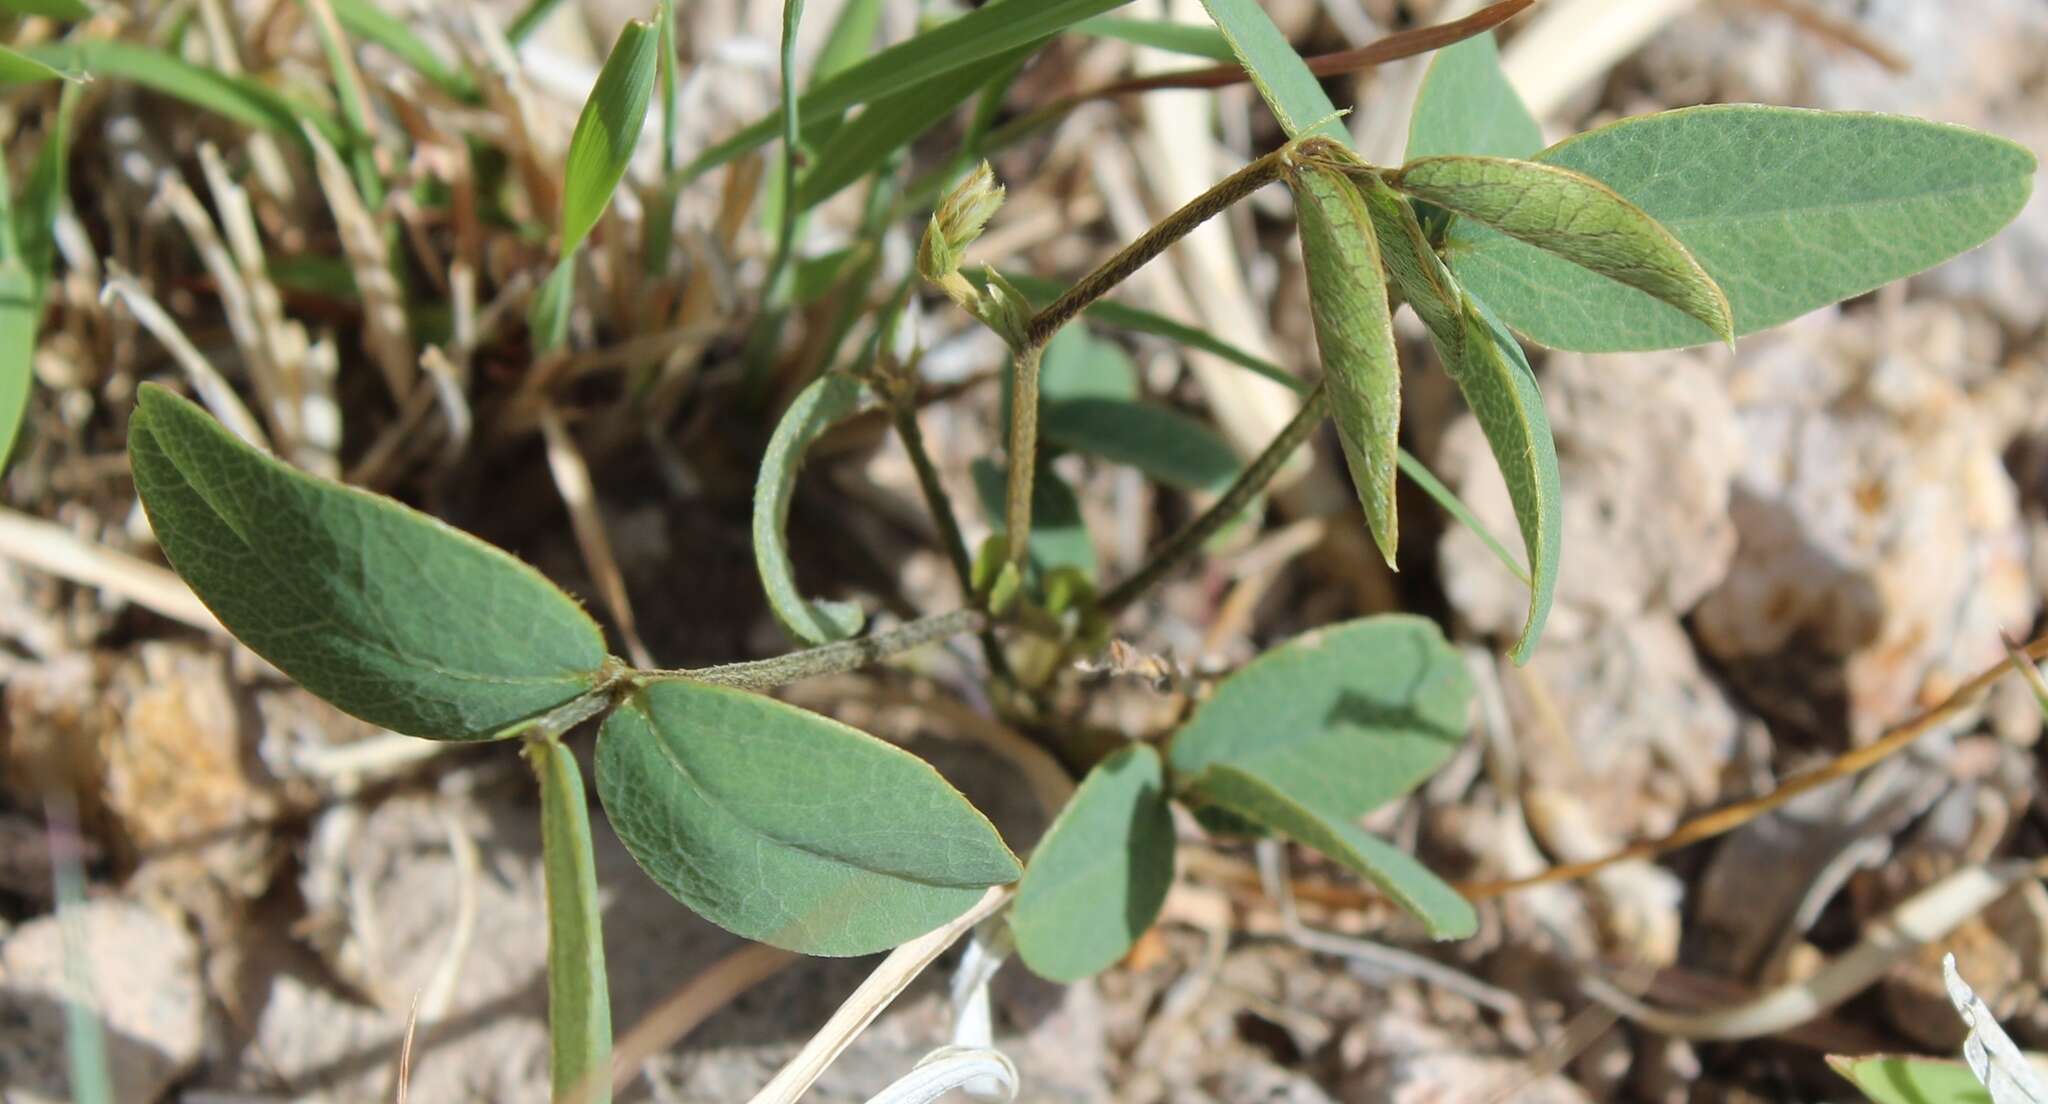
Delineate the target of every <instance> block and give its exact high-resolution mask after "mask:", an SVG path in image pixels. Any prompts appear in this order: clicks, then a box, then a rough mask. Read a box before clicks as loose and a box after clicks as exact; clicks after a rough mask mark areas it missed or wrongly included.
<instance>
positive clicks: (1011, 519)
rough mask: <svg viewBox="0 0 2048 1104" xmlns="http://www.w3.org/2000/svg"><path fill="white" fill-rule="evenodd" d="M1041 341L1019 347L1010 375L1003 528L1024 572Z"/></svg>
mask: <svg viewBox="0 0 2048 1104" xmlns="http://www.w3.org/2000/svg"><path fill="white" fill-rule="evenodd" d="M1044 359H1045V346H1044V344H1042V343H1034V344H1030V345H1026V346H1025V347H1024V348H1022V349H1019V350H1017V356H1016V360H1015V362H1014V363H1015V365H1016V371H1015V372H1014V373H1013V374H1012V375H1011V377H1010V446H1009V451H1010V483H1009V490H1008V491H1007V492H1006V494H1005V497H1004V500H1003V530H1004V532H1006V533H1008V534H1009V538H1010V562H1011V563H1013V564H1015V565H1016V566H1017V570H1018V572H1020V573H1021V572H1023V570H1024V564H1025V557H1026V555H1027V554H1028V552H1029V550H1030V547H1031V485H1032V482H1033V481H1034V480H1036V479H1037V477H1038V365H1039V362H1041V361H1043V360H1044Z"/></svg>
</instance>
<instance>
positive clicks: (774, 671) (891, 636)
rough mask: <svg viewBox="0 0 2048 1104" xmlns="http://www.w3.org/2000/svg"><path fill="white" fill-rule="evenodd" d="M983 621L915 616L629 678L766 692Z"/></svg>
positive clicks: (958, 614)
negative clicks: (827, 640) (858, 633)
mask: <svg viewBox="0 0 2048 1104" xmlns="http://www.w3.org/2000/svg"><path fill="white" fill-rule="evenodd" d="M987 625H988V615H987V614H985V613H983V612H981V611H980V610H974V609H959V610H954V611H953V612H951V613H942V614H939V615H938V616H936V617H924V618H919V619H918V620H916V621H912V622H910V623H909V624H906V625H902V626H899V627H897V628H894V629H890V630H889V631H888V632H885V633H876V634H875V635H873V636H864V637H860V638H859V639H856V640H842V641H839V642H838V643H836V644H826V645H823V646H821V647H817V648H806V649H804V650H803V651H800V652H791V653H789V654H788V655H781V656H776V657H775V658H773V659H753V660H748V661H746V662H744V663H726V664H721V665H719V666H717V667H695V668H687V669H683V670H676V671H636V672H634V673H633V675H632V676H631V677H632V678H633V679H634V680H635V681H638V682H665V681H687V682H707V683H710V684H712V685H714V686H731V687H736V688H738V689H741V690H769V689H773V688H774V687H777V686H781V685H782V684H784V683H789V682H796V681H798V680H800V679H807V678H816V677H817V676H819V675H836V674H841V673H843V672H846V671H857V670H859V669H860V668H862V667H866V666H868V665H869V664H871V663H877V662H880V661H881V660H884V659H887V658H889V657H890V656H892V655H896V654H897V653H899V652H907V651H909V650H911V649H912V648H918V647H922V646H924V645H926V644H930V643H933V642H934V641H939V640H944V639H946V638H947V637H949V636H956V635H958V634H960V633H965V632H977V631H979V630H981V629H983V628H985V627H987Z"/></svg>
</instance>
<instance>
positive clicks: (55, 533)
mask: <svg viewBox="0 0 2048 1104" xmlns="http://www.w3.org/2000/svg"><path fill="white" fill-rule="evenodd" d="M0 557H5V558H7V559H10V560H13V561H15V562H16V563H19V564H24V565H26V566H28V567H32V568H35V569H36V570H38V571H46V572H48V573H50V574H52V575H55V576H57V577H58V578H60V579H68V580H70V581H72V582H74V583H77V584H79V585H80V586H89V587H97V588H98V589H100V590H103V591H106V592H107V593H109V594H112V595H115V596H117V597H120V598H124V599H126V600H128V601H130V602H134V603H135V604H136V605H139V606H142V607H143V608H145V609H149V610H152V611H154V612H156V613H160V614H162V615H163V616H165V617H168V618H170V619H171V620H173V621H182V622H184V623H185V624H187V625H190V626H192V627H193V628H195V629H204V630H205V631H207V632H212V633H220V634H222V635H226V633H227V630H226V629H223V628H221V626H220V622H219V621H217V620H215V619H214V616H213V613H212V611H210V610H208V609H207V608H206V606H205V604H203V603H202V602H200V601H199V596H198V595H196V594H194V593H192V588H191V587H188V586H186V585H185V580H183V579H180V578H178V576H177V575H176V574H175V573H173V572H172V571H171V570H170V569H169V568H164V567H158V566H157V565H155V564H153V563H146V562H144V561H142V560H138V559H136V558H135V557H133V556H129V555H126V554H124V553H120V552H116V551H114V550H113V549H110V548H107V547H105V546H103V545H99V544H94V543H93V542H91V541H87V540H81V539H79V538H78V537H76V536H73V535H72V533H71V532H70V530H68V529H65V528H64V527H63V526H61V525H58V524H56V523H54V522H48V521H44V520H42V519H40V518H33V517H30V516H28V515H27V514H22V513H16V512H15V511H13V510H8V509H0Z"/></svg>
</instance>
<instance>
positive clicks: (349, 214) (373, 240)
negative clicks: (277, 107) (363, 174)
mask: <svg viewBox="0 0 2048 1104" xmlns="http://www.w3.org/2000/svg"><path fill="white" fill-rule="evenodd" d="M305 133H306V141H307V143H309V144H310V145H311V146H312V147H313V167H314V172H315V175H317V176H318V177H319V179H320V190H321V191H322V192H325V193H326V195H327V206H328V209H329V210H331V211H332V212H333V213H334V226H335V229H336V230H337V231H339V232H340V235H341V248H342V252H344V253H345V254H347V255H348V263H349V270H350V272H351V273H352V274H353V275H354V276H355V281H356V291H357V292H358V293H359V294H360V295H361V296H362V300H363V347H364V349H365V350H366V351H368V353H369V354H370V359H371V360H372V361H374V362H376V365H377V368H378V370H379V371H380V372H382V373H383V374H384V385H385V386H386V387H387V388H389V389H390V391H391V397H392V398H393V399H394V400H396V401H398V402H404V401H405V397H406V396H407V395H408V394H410V393H411V392H412V386H413V380H414V378H415V377H416V375H417V372H418V367H417V360H416V358H417V356H418V354H417V352H416V351H415V349H414V346H413V340H412V325H411V323H409V322H408V321H406V317H405V295H404V292H403V291H401V290H400V288H399V286H398V279H397V277H395V276H393V275H392V272H391V255H390V252H389V250H388V249H387V248H386V247H385V243H384V233H383V231H382V230H381V229H379V228H378V226H377V219H376V216H375V215H374V214H372V213H371V211H370V209H369V208H368V207H367V206H365V205H364V203H363V197H362V195H361V193H359V192H357V191H356V186H355V182H354V181H353V180H352V179H350V175H349V169H348V166H347V165H345V164H343V163H342V160H341V155H340V154H338V153H336V152H335V151H334V147H333V146H331V145H328V144H327V140H326V139H324V138H322V137H320V133H319V131H317V130H315V129H314V128H312V127H310V126H308V127H306V128H305Z"/></svg>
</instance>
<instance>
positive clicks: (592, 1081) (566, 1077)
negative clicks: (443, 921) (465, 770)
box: [526, 734, 612, 1104]
mask: <svg viewBox="0 0 2048 1104" xmlns="http://www.w3.org/2000/svg"><path fill="white" fill-rule="evenodd" d="M526 757H527V759H528V760H529V761H530V762H532V763H533V773H534V774H535V775H536V776H538V777H539V779H540V842H541V851H540V854H541V870H542V872H543V874H544V876H545V878H546V885H547V896H548V1073H549V1077H550V1080H551V1081H552V1083H553V1085H554V1098H555V1099H556V1100H582V1101H589V1102H590V1104H605V1102H607V1101H609V1100H610V1099H611V1062H612V1010H611V997H610V996H609V987H608V986H607V984H606V981H605V972H604V912H603V909H602V908H600V906H599V901H598V895H597V858H596V855H595V854H594V853H593V852H592V851H591V847H590V808H589V804H588V802H587V801H586V799H585V798H584V796H583V774H582V772H581V771H579V770H577V768H576V754H575V753H574V752H572V751H570V750H569V749H568V748H566V747H563V746H562V744H561V743H560V741H558V740H556V739H555V738H554V735H553V734H547V735H546V736H544V737H543V738H539V739H535V740H532V741H529V742H528V743H527V745H526ZM586 1086H587V1089H586ZM579 1093H580V1094H581V1095H578V1094H579Z"/></svg>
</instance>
